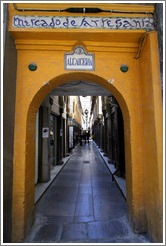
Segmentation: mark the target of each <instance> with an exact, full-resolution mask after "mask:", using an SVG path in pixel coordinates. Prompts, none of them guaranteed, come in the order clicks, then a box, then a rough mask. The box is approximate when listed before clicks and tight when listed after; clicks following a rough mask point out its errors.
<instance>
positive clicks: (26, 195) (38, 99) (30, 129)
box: [13, 72, 144, 241]
mask: <svg viewBox="0 0 166 246" xmlns="http://www.w3.org/2000/svg"><path fill="white" fill-rule="evenodd" d="M77 80H82V81H88V82H95V83H97V84H99V85H101V86H103V87H104V88H105V89H107V90H108V91H109V92H111V94H113V96H114V97H115V98H116V100H117V102H118V103H119V105H120V108H121V111H122V115H123V120H124V138H125V163H126V188H127V210H128V217H129V219H130V221H131V223H132V224H133V225H135V228H134V229H135V230H136V231H140V230H141V231H142V230H144V229H142V228H144V219H143V218H142V217H144V211H141V214H140V213H138V211H137V208H138V209H139V206H140V204H139V203H143V202H144V201H143V199H142V197H141V199H140V200H137V196H138V195H139V194H140V193H141V194H142V193H143V190H140V191H139V192H140V193H138V194H133V190H134V189H135V187H137V186H138V183H139V182H141V178H142V177H141V175H140V173H138V175H137V174H136V173H135V171H133V156H134V154H133V153H134V151H136V149H135V146H134V147H133V146H132V145H131V121H130V119H131V116H130V110H129V107H128V104H127V102H126V100H125V98H124V96H123V94H122V93H121V92H120V91H119V90H118V88H116V87H115V86H114V85H113V84H110V83H108V82H107V80H106V79H105V78H103V77H101V76H99V75H97V74H94V73H90V72H70V73H65V74H61V75H58V76H56V77H54V78H53V79H51V80H49V81H48V82H45V83H44V85H43V86H42V87H41V88H39V89H38V90H37V92H36V94H35V95H34V96H33V98H32V100H31V101H30V104H29V106H28V109H27V113H26V121H25V126H24V128H25V142H24V144H25V148H24V146H23V147H21V148H22V150H20V151H22V152H24V156H23V158H24V160H23V161H22V162H23V166H22V174H23V177H21V181H19V178H20V173H21V171H20V170H19V166H18V163H17V165H15V166H14V168H15V170H14V172H15V176H14V185H13V194H14V196H13V199H14V200H13V228H14V231H13V241H17V238H20V235H22V238H21V239H22V240H23V239H24V236H25V235H26V234H27V233H28V232H29V231H30V228H31V226H32V223H33V219H34V192H35V185H34V177H35V129H36V128H35V127H36V114H37V111H38V108H39V106H40V104H41V103H42V101H43V100H44V98H45V97H46V96H47V95H48V94H49V93H50V92H51V91H52V90H53V89H55V88H56V87H58V86H59V85H61V84H63V83H68V82H71V81H77ZM132 131H134V130H132ZM23 137H24V136H23ZM19 147H20V146H19ZM17 148H18V146H17ZM132 149H133V150H132ZM20 153H21V152H20ZM20 153H19V155H18V156H19V157H17V158H20ZM139 162H140V161H139ZM135 163H136V161H135ZM133 173H134V175H135V176H134V178H133ZM142 179H143V178H142ZM19 182H20V183H21V182H22V183H21V184H19ZM141 183H143V182H141ZM19 186H22V187H21V191H20V193H22V198H21V199H20V197H19V194H18V193H17V192H16V191H17V189H18V187H19ZM139 188H140V186H139ZM141 188H142V187H141ZM16 194H17V196H16ZM134 195H135V196H136V197H134ZM18 217H19V220H18Z"/></svg>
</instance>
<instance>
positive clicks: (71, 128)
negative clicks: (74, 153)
mask: <svg viewBox="0 0 166 246" xmlns="http://www.w3.org/2000/svg"><path fill="white" fill-rule="evenodd" d="M73 147H74V144H73V126H69V149H71V148H73Z"/></svg>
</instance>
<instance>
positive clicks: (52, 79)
mask: <svg viewBox="0 0 166 246" xmlns="http://www.w3.org/2000/svg"><path fill="white" fill-rule="evenodd" d="M127 31H128V32H126V33H125V35H131V36H132V35H137V34H139V35H140V33H139V32H138V33H137V30H134V31H135V32H133V31H132V33H130V32H129V30H127ZM85 34H86V33H85ZM107 34H108V33H106V35H107ZM112 34H113V33H112ZM116 34H117V35H118V34H120V30H119V31H118V32H117V33H116ZM86 37H87V36H86ZM134 37H135V36H134ZM26 41H27V40H26V39H25V40H21V41H20V40H19V39H18V40H16V43H17V49H18V62H17V89H16V110H15V140H14V141H15V142H14V168H13V170H14V171H13V211H12V213H13V214H12V232H13V242H20V241H21V240H23V238H24V236H25V234H26V233H27V232H28V231H29V229H30V227H31V224H32V222H33V211H34V170H35V169H34V156H35V146H34V144H35V141H34V136H35V134H34V133H35V119H36V113H37V110H38V107H39V105H40V103H41V102H42V101H43V99H44V98H45V96H46V95H48V93H49V92H50V91H51V90H53V89H54V88H55V87H57V86H58V85H61V84H63V83H67V82H70V81H74V80H82V81H89V82H95V83H97V84H99V85H101V86H103V87H105V88H106V89H107V90H108V91H110V92H111V93H112V94H113V95H114V97H115V98H116V99H117V101H118V103H119V105H120V107H121V110H122V113H123V117H124V128H125V146H126V148H125V150H126V153H125V156H126V181H127V203H128V217H129V219H130V221H131V223H132V225H133V228H134V230H135V231H137V232H144V231H146V230H147V228H148V231H149V233H150V234H151V235H152V237H153V238H154V240H156V238H157V240H160V241H161V235H162V102H161V91H160V78H159V64H158V50H157V35H156V32H151V33H149V35H148V37H147V39H146V41H145V44H144V48H143V50H142V54H141V57H140V59H139V60H135V59H134V56H135V52H136V50H137V49H136V48H133V47H132V45H133V44H131V43H129V44H128V43H125V44H123V46H124V47H122V48H121V47H120V46H118V48H115V49H114V45H115V46H116V44H115V43H113V44H111V43H110V44H104V45H103V46H102V49H101V47H100V44H101V43H102V42H100V44H99V43H97V44H96V46H95V45H94V44H95V43H93V44H92V43H91V44H88V43H87V46H86V50H88V52H94V54H95V71H92V72H68V71H65V70H64V51H65V52H69V51H71V49H72V47H73V46H72V45H74V44H75V42H74V41H72V42H71V43H72V44H71V43H69V44H67V45H66V43H63V45H62V46H60V48H59V46H57V43H55V44H54V42H53V44H52V43H50V42H49V41H46V43H44V44H43V43H40V42H39V45H37V46H34V44H33V42H34V40H32V41H30V42H27V43H26ZM19 42H20V43H21V44H20V43H19ZM31 42H32V43H31ZM65 42H67V41H66V40H65ZM60 43H61V42H60V41H59V43H58V44H59V45H60ZM105 45H108V47H109V48H110V50H109V51H108V49H107V47H106V46H105ZM118 45H119V44H118ZM57 47H58V48H57ZM134 47H135V46H134ZM124 48H125V49H124ZM41 50H42V52H41ZM31 62H35V63H36V64H37V66H38V69H37V70H36V71H33V72H32V71H29V70H28V65H29V64H30V63H31ZM122 64H127V65H128V67H129V71H128V72H127V73H122V72H121V71H120V66H121V65H122ZM147 71H148V72H147Z"/></svg>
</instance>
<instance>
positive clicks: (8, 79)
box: [3, 7, 17, 242]
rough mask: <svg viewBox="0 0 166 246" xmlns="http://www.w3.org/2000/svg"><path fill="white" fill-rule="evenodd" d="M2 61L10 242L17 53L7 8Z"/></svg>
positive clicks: (5, 193)
mask: <svg viewBox="0 0 166 246" xmlns="http://www.w3.org/2000/svg"><path fill="white" fill-rule="evenodd" d="M4 16H5V17H6V18H4V60H3V65H4V69H3V95H4V97H3V237H4V238H3V240H4V242H11V230H12V228H11V221H12V186H13V152H14V151H13V149H14V147H13V146H14V119H15V93H16V69H17V51H16V47H15V44H14V39H13V38H12V36H11V35H10V34H9V32H8V30H7V28H8V21H9V20H8V18H9V14H8V11H7V8H6V7H5V8H4Z"/></svg>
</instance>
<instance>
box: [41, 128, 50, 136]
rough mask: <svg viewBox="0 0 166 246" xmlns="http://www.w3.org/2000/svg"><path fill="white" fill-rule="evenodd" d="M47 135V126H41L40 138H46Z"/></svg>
mask: <svg viewBox="0 0 166 246" xmlns="http://www.w3.org/2000/svg"><path fill="white" fill-rule="evenodd" d="M48 137H49V128H48V127H43V128H42V138H48Z"/></svg>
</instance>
